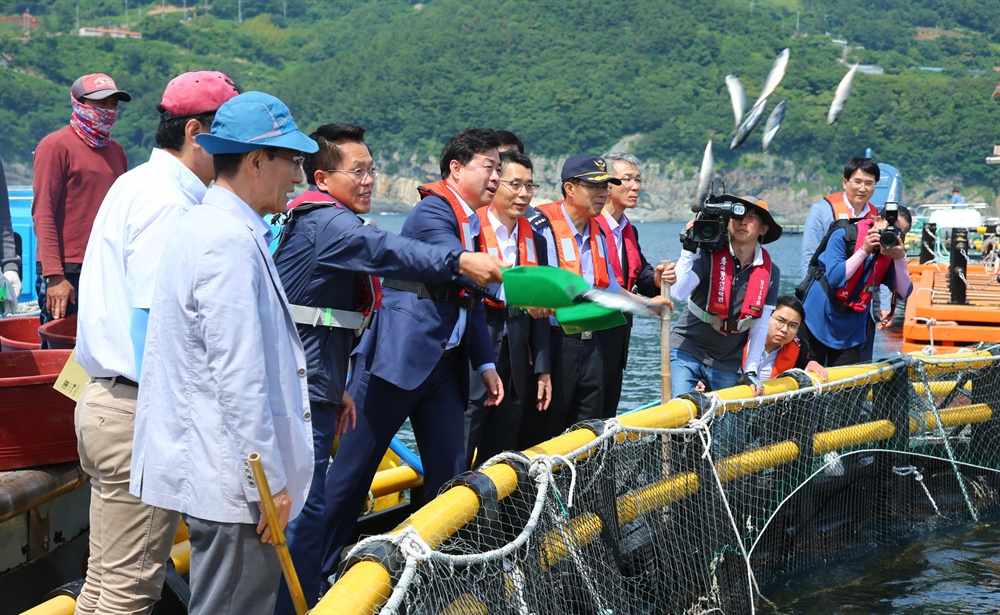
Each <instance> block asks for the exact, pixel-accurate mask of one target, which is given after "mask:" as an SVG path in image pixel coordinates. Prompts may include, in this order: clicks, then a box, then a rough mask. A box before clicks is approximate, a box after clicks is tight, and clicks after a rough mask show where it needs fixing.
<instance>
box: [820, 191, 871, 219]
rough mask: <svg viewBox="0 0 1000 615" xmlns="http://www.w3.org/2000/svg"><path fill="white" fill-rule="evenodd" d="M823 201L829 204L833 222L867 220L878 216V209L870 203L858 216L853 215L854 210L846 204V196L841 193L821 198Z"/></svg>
mask: <svg viewBox="0 0 1000 615" xmlns="http://www.w3.org/2000/svg"><path fill="white" fill-rule="evenodd" d="M823 200H825V201H826V202H827V203H829V204H830V209H831V210H832V211H833V219H834V220H850V219H851V218H862V219H866V220H867V219H869V218H875V217H876V216H878V208H876V207H875V206H874V205H872V204H871V203H867V204H866V205H865V210H864V211H863V212H862V213H861V215H860V216H856V215H854V210H853V209H851V206H850V205H848V204H847V195H846V194H845V193H843V192H834V193H833V194H828V195H826V196H825V197H823Z"/></svg>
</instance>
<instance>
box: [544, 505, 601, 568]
mask: <svg viewBox="0 0 1000 615" xmlns="http://www.w3.org/2000/svg"><path fill="white" fill-rule="evenodd" d="M603 529H604V524H603V523H601V518H600V517H598V516H597V515H596V514H594V513H592V512H585V513H582V514H579V515H577V516H575V517H573V518H572V519H570V520H569V521H568V522H567V523H566V525H564V526H562V527H555V528H552V529H551V530H549V531H547V532H545V534H543V535H542V536H541V537H540V538H539V539H538V558H539V560H540V563H541V565H542V572H545V571H547V570H548V569H549V568H551V567H552V566H555V565H556V564H558V563H559V562H561V561H562V560H564V559H566V558H567V557H569V556H570V555H571V549H572V548H580V547H581V546H585V545H587V544H589V543H590V542H592V541H594V540H596V539H597V537H598V536H600V535H601V531H602V530H603ZM567 541H569V542H570V544H567Z"/></svg>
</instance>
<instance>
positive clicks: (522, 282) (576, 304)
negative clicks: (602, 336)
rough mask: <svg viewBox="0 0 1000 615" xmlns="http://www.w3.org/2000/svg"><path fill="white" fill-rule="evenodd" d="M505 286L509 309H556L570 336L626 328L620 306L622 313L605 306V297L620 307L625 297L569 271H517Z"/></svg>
mask: <svg viewBox="0 0 1000 615" xmlns="http://www.w3.org/2000/svg"><path fill="white" fill-rule="evenodd" d="M503 285H504V293H505V295H506V301H507V304H508V305H515V306H519V307H537V308H554V309H555V310H556V319H558V320H559V324H560V326H562V328H563V330H564V331H566V333H571V334H572V333H580V332H582V331H598V330H601V329H610V328H612V327H617V326H619V325H623V324H625V315H624V314H622V312H621V306H620V305H615V307H616V308H618V309H613V308H610V307H605V306H604V305H601V303H602V302H603V299H602V297H603V296H604V295H607V296H608V299H609V300H610V301H611V302H612V303H616V304H620V303H621V302H622V301H623V300H624V299H623V298H622V297H619V296H618V295H614V294H613V293H607V292H604V291H600V290H596V289H592V288H591V287H590V284H587V282H586V280H584V279H583V278H582V277H580V276H578V275H576V274H575V273H573V272H571V271H566V270H565V269H559V268H557V267H514V268H512V269H507V270H505V271H504V273H503ZM629 301H631V300H629ZM638 305H639V306H640V307H641V306H642V304H638Z"/></svg>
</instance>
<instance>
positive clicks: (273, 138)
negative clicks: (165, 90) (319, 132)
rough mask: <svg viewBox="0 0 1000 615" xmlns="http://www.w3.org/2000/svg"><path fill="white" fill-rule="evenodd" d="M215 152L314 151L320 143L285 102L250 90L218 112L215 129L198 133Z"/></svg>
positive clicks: (199, 139)
mask: <svg viewBox="0 0 1000 615" xmlns="http://www.w3.org/2000/svg"><path fill="white" fill-rule="evenodd" d="M195 140H197V142H198V145H200V146H202V148H204V150H205V151H206V152H208V153H209V154H212V155H213V156H214V155H216V154H243V153H245V152H252V151H254V150H256V149H263V148H266V147H282V148H286V149H291V150H296V151H299V152H305V153H307V154H313V153H315V152H316V151H317V150H319V145H318V144H317V143H316V142H315V141H313V140H312V139H310V138H309V137H308V136H306V135H305V134H304V133H303V132H302V131H301V130H299V127H298V126H296V125H295V120H293V119H292V113H291V111H289V110H288V107H287V106H286V105H285V103H283V102H281V101H280V100H278V99H277V98H275V97H274V96H271V95H270V94H265V93H264V92H246V93H244V94H240V95H239V96H235V97H233V98H230V99H229V100H227V101H226V102H225V103H223V104H222V106H221V107H219V110H218V111H216V112H215V121H214V122H212V132H211V133H201V134H199V135H197V136H196V137H195Z"/></svg>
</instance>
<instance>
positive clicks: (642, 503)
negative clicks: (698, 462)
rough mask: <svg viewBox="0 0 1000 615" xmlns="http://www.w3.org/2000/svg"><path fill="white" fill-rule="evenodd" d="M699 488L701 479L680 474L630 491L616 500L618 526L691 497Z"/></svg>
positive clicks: (691, 475)
mask: <svg viewBox="0 0 1000 615" xmlns="http://www.w3.org/2000/svg"><path fill="white" fill-rule="evenodd" d="M700 487H701V479H700V478H698V475H697V474H695V473H694V472H682V473H681V474H676V475H674V476H670V477H668V478H664V479H663V480H658V481H656V482H655V483H652V484H650V485H646V486H645V487H642V488H639V489H636V490H634V491H630V492H628V493H626V494H623V495H622V496H621V497H620V498H618V501H617V502H616V504H617V509H618V525H620V526H621V525H625V524H627V523H631V522H633V521H635V520H636V519H638V518H639V517H641V516H643V515H646V514H649V513H651V512H653V511H654V510H657V509H660V508H663V507H664V506H666V505H668V504H671V503H673V502H677V501H679V500H682V499H684V498H686V497H688V496H689V495H693V494H694V493H696V492H697V491H698V489H699V488H700Z"/></svg>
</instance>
